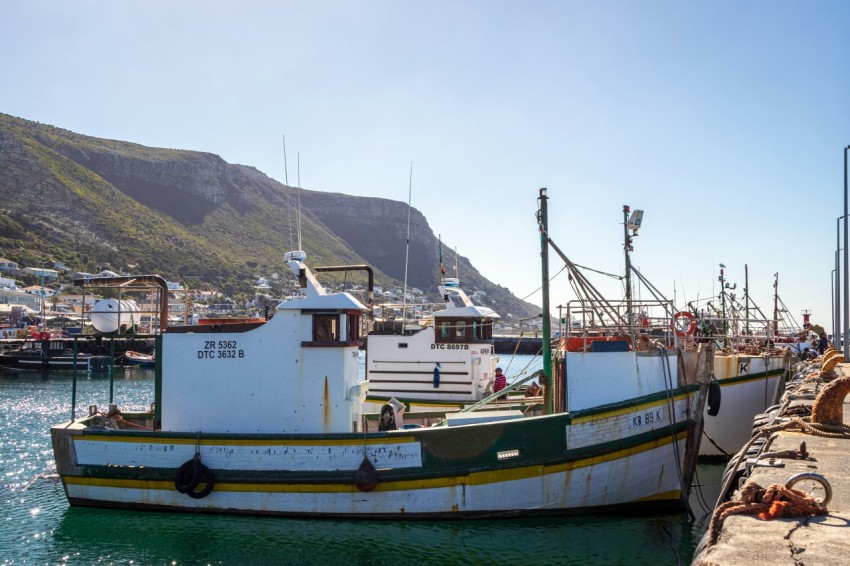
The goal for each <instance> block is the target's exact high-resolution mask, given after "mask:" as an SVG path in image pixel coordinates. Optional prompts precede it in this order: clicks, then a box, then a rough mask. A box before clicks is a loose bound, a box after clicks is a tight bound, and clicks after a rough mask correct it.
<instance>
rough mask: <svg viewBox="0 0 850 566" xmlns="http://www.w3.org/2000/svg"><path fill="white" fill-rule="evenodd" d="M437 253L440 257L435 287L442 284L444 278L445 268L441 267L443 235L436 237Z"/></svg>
mask: <svg viewBox="0 0 850 566" xmlns="http://www.w3.org/2000/svg"><path fill="white" fill-rule="evenodd" d="M437 252H438V254H439V256H440V274H439V277H437V285H442V284H443V278H444V277H445V276H446V268H445V266H443V235H442V234H438V235H437Z"/></svg>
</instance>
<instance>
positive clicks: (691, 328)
mask: <svg viewBox="0 0 850 566" xmlns="http://www.w3.org/2000/svg"><path fill="white" fill-rule="evenodd" d="M680 318H684V319H687V321H688V327H687V328H686V329H685V330H682V327H681V326H680V325H679V319H680ZM696 329H697V321H696V319H695V318H694V315H692V314H691V313H689V312H688V311H679V312H677V313H676V314H674V315H673V330H674V331H675V332H676V336H680V337H682V336H691V335H692V334H693V333H694V332H695V331H696Z"/></svg>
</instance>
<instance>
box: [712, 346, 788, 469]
mask: <svg viewBox="0 0 850 566" xmlns="http://www.w3.org/2000/svg"><path fill="white" fill-rule="evenodd" d="M788 364H789V359H788V358H786V357H785V356H745V355H731V356H729V355H717V356H715V358H714V374H715V377H716V378H717V382H718V384H719V385H720V391H721V395H720V409H719V411H718V413H717V415H715V416H711V415H709V414H708V407H706V409H705V411H706V413H705V435H706V438H703V440H702V442H701V443H700V456H706V457H727V456H729V455H734V454H735V453H737V452H738V451H739V450H740V449H741V448H743V446H744V444H746V443H747V441H749V440H750V438H751V437H752V428H753V417H755V416H756V415H757V414H760V413H763V412H764V411H765V409H767V408H768V407H770V406H772V405H774V404H776V403H778V402H779V399H780V397H781V396H782V393H783V392H784V391H785V381H786V378H787V375H788Z"/></svg>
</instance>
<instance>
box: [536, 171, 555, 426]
mask: <svg viewBox="0 0 850 566" xmlns="http://www.w3.org/2000/svg"><path fill="white" fill-rule="evenodd" d="M548 200H549V197H547V196H546V189H545V188H541V189H540V198H539V201H540V210H539V211H538V214H539V217H538V222H539V225H540V226H539V227H540V260H541V262H540V263H541V272H542V273H541V278H542V280H543V373H545V374H546V389H545V391H544V394H545V396H546V397H547V399H546V412H547V413H548V414H552V413H554V412H555V410H554V409H555V387H554V379H552V342H551V338H550V336H551V329H550V324H551V319H550V316H549V211H548V204H547V201H548Z"/></svg>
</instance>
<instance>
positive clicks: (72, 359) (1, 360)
mask: <svg viewBox="0 0 850 566" xmlns="http://www.w3.org/2000/svg"><path fill="white" fill-rule="evenodd" d="M42 335H43V338H42ZM109 365H110V364H109V356H98V355H94V354H89V353H80V352H75V351H74V349H73V348H72V347H68V344H67V342H66V341H65V340H64V339H61V338H53V337H51V336H50V335H49V334H48V333H46V332H43V333H40V335H39V338H38V339H31V340H26V341H25V342H22V343H21V344H20V345H19V346H17V347H14V348H9V349H5V350H2V351H0V367H2V368H5V369H18V370H37V371H73V370H75V369H76V370H77V371H82V372H103V371H108V370H109Z"/></svg>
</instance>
